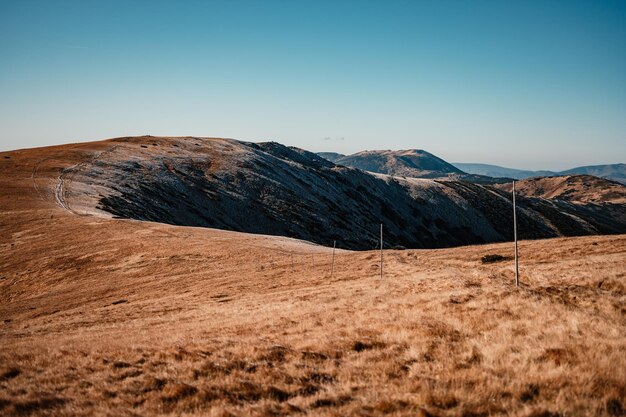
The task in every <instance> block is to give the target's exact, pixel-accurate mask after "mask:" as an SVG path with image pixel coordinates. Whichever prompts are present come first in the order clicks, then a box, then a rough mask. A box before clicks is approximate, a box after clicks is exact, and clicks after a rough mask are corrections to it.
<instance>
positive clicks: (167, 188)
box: [4, 137, 626, 249]
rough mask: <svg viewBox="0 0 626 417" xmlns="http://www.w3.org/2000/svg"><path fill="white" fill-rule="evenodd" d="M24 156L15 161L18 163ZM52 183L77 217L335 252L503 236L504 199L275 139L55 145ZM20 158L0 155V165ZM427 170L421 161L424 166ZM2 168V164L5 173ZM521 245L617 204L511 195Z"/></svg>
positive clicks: (596, 219)
mask: <svg viewBox="0 0 626 417" xmlns="http://www.w3.org/2000/svg"><path fill="white" fill-rule="evenodd" d="M33 152H42V151H41V150H38V151H30V152H29V151H24V152H21V153H20V154H17V155H15V158H18V157H19V156H20V155H21V156H23V157H29V156H30V155H31V154H32V153H33ZM66 152H67V153H69V154H72V155H74V154H77V157H79V158H80V161H79V162H78V163H74V164H73V165H71V166H68V167H65V168H64V169H63V170H62V171H61V174H60V175H59V177H58V179H57V180H56V181H55V184H54V197H55V199H56V201H57V203H58V204H59V205H61V206H62V207H64V208H65V209H67V210H69V211H70V212H72V213H76V214H91V215H97V216H115V217H118V218H126V219H135V220H142V221H153V222H159V223H167V224H173V225H183V226H202V227H211V228H219V229H224V230H233V231H240V232H250V233H258V234H271V235H280V236H287V237H293V238H298V239H303V240H307V241H311V242H315V243H319V244H324V245H331V244H332V242H333V241H337V244H338V245H339V247H342V248H346V249H372V248H374V247H376V246H377V244H378V243H377V242H378V238H379V236H378V235H379V224H380V223H383V224H384V230H385V232H384V233H385V242H386V244H387V245H388V247H393V246H403V247H407V248H428V247H430V248H436V247H449V246H458V245H466V244H475V243H486V242H498V241H505V240H510V239H511V238H512V222H511V213H512V207H511V203H510V195H508V194H507V193H506V192H504V191H502V190H498V189H496V188H493V187H488V186H482V185H478V184H470V183H461V182H456V181H435V180H428V179H415V178H406V179H403V178H397V177H390V176H386V175H373V174H370V173H367V172H363V171H360V170H357V169H353V168H348V167H344V166H338V165H335V164H333V163H331V162H329V161H327V160H325V159H323V158H321V157H319V156H317V155H315V154H313V153H310V152H307V151H304V150H301V149H297V148H290V147H286V146H283V145H280V144H277V143H273V142H267V143H259V144H254V143H246V142H239V141H236V140H232V139H200V138H155V137H141V138H118V139H113V140H110V141H106V142H102V143H98V144H95V145H92V146H91V147H90V145H83V146H79V145H75V146H73V147H69V148H67V149H66ZM16 161H19V159H12V160H8V161H7V160H5V162H4V163H5V165H7V166H8V165H9V164H11V163H17V162H16ZM437 166H443V167H445V166H446V165H445V164H443V165H439V164H438V165H436V166H431V165H423V168H424V169H430V170H431V171H434V170H435V169H434V168H436V167H437ZM7 168H8V169H10V167H7ZM519 207H520V211H519V224H520V234H521V235H520V236H521V237H522V238H542V237H556V236H575V235H588V234H597V233H623V232H626V220H624V218H625V216H624V215H623V213H624V212H625V211H626V207H625V206H624V205H617V204H605V205H602V206H599V205H594V204H590V205H577V204H572V203H569V202H565V201H561V202H558V203H555V202H552V201H549V200H545V199H541V198H520V199H519Z"/></svg>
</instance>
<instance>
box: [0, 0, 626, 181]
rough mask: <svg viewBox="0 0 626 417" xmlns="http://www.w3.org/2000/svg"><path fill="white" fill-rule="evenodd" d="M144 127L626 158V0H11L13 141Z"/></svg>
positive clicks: (448, 151) (450, 153)
mask: <svg viewBox="0 0 626 417" xmlns="http://www.w3.org/2000/svg"><path fill="white" fill-rule="evenodd" d="M143 134H151V135H155V136H156V135H163V136H167V135H171V136H185V135H192V136H210V137H230V138H235V139H241V140H247V141H255V142H259V141H268V140H273V141H277V142H280V143H283V144H286V145H292V146H298V147H302V148H305V149H308V150H311V151H316V152H317V151H334V152H341V153H353V152H356V151H360V150H365V149H369V150H372V149H411V148H418V149H425V150H427V151H429V152H431V153H434V154H435V155H437V156H439V157H442V158H443V159H445V160H447V161H450V162H480V163H490V164H496V165H503V166H510V167H515V168H524V169H551V170H560V169H566V168H571V167H574V166H580V165H591V164H606V163H618V162H626V2H624V1H600V0H597V1H575V0H573V1H551V0H543V1H530V0H529V1H519V2H515V1H488V0H476V1H447V0H438V1H417V0H416V1H406V2H405V1H377V2H369V1H354V2H348V1H338V0H337V1H328V2H326V1H298V0H291V1H288V0H284V1H271V0H265V1H252V2H244V1H237V0H223V1H191V0H190V1H184V2H177V1H173V0H172V1H158V0H151V1H138V0H135V1H133V0H126V1H90V0H81V1H63V0H59V1H30V0H16V1H8V0H0V151H2V150H12V149H18V148H28V147H37V146H48V145H54V144H61V143H71V142H81V141H93V140H101V139H106V138H111V137H118V136H129V135H143Z"/></svg>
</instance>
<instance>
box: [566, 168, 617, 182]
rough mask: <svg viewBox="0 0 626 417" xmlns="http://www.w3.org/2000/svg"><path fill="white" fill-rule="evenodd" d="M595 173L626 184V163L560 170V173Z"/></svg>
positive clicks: (597, 175)
mask: <svg viewBox="0 0 626 417" xmlns="http://www.w3.org/2000/svg"><path fill="white" fill-rule="evenodd" d="M573 174H582V175H594V176H596V177H601V178H606V179H609V180H613V181H618V182H621V183H622V184H626V164H610V165H589V166H584V167H578V168H572V169H568V170H567V171H561V172H559V175H573Z"/></svg>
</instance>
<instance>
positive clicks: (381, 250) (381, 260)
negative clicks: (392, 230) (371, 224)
mask: <svg viewBox="0 0 626 417" xmlns="http://www.w3.org/2000/svg"><path fill="white" fill-rule="evenodd" d="M380 278H381V279H382V278H383V224H382V223H381V224H380Z"/></svg>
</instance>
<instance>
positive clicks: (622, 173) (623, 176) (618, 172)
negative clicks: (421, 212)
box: [453, 162, 626, 184]
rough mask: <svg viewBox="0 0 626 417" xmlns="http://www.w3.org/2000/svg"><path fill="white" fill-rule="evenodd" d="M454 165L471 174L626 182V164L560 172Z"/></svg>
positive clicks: (469, 164) (587, 167)
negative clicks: (588, 177)
mask: <svg viewBox="0 0 626 417" xmlns="http://www.w3.org/2000/svg"><path fill="white" fill-rule="evenodd" d="M453 165H454V166H455V167H457V168H459V169H461V170H463V171H465V172H467V173H469V174H476V175H486V176H489V177H509V178H514V179H524V178H531V177H553V176H562V175H593V176H596V177H600V178H606V179H609V180H612V181H618V182H621V183H622V184H626V164H611V165H590V166H582V167H577V168H572V169H568V170H565V171H558V172H556V171H529V170H523V169H514V168H505V167H501V166H497V165H489V164H472V163H461V162H458V163H454V164H453Z"/></svg>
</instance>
